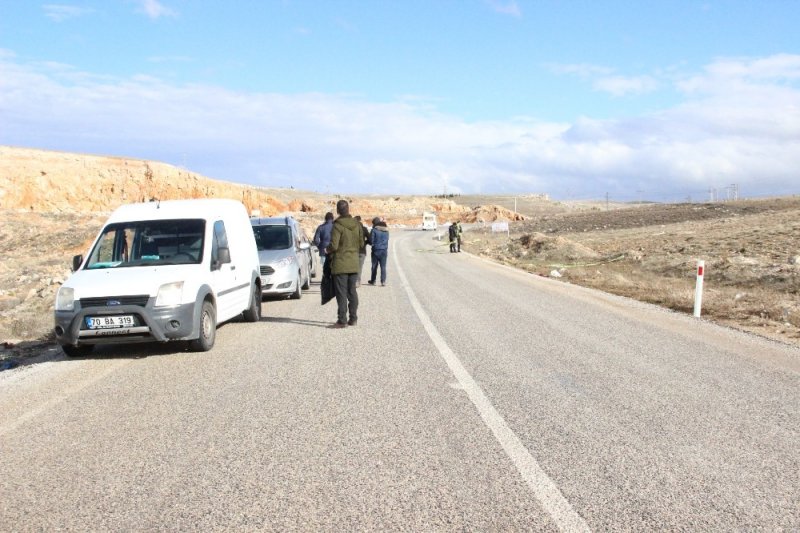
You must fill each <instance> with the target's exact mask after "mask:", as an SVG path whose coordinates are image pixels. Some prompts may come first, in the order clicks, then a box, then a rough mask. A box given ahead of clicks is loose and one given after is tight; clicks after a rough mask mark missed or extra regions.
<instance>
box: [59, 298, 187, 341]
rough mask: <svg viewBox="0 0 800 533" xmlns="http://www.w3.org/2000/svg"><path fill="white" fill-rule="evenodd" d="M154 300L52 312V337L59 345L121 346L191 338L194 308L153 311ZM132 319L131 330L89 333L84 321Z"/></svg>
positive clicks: (128, 328)
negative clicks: (94, 318) (92, 319)
mask: <svg viewBox="0 0 800 533" xmlns="http://www.w3.org/2000/svg"><path fill="white" fill-rule="evenodd" d="M154 303H155V298H150V299H149V300H148V302H147V305H146V306H144V307H142V306H139V305H119V306H113V307H86V308H80V305H79V304H78V302H76V304H75V305H76V309H75V310H74V311H56V312H55V336H56V342H58V343H59V344H62V345H64V344H71V345H73V346H80V345H82V344H122V343H125V344H127V343H133V342H153V341H156V342H166V341H171V340H182V339H188V338H190V337H191V335H192V332H193V330H194V322H195V304H194V303H188V304H181V305H178V306H173V307H154V306H153V304H154ZM125 315H129V316H133V318H134V324H133V325H132V326H129V327H128V326H125V327H116V328H103V329H91V328H89V326H88V325H87V321H86V318H87V317H101V318H102V317H112V316H125Z"/></svg>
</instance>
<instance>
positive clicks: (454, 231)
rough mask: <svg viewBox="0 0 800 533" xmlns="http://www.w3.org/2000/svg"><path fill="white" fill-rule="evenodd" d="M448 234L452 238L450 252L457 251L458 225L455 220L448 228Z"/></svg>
mask: <svg viewBox="0 0 800 533" xmlns="http://www.w3.org/2000/svg"><path fill="white" fill-rule="evenodd" d="M447 235H448V237H449V238H450V253H451V254H452V253H455V252H456V244H457V242H458V225H457V223H456V221H455V220H454V221H453V223H452V224H450V227H449V228H447Z"/></svg>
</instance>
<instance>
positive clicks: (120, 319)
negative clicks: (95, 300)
mask: <svg viewBox="0 0 800 533" xmlns="http://www.w3.org/2000/svg"><path fill="white" fill-rule="evenodd" d="M134 325H136V324H135V322H134V320H133V315H119V316H87V317H86V326H87V327H88V328H89V329H107V328H129V327H131V326H134Z"/></svg>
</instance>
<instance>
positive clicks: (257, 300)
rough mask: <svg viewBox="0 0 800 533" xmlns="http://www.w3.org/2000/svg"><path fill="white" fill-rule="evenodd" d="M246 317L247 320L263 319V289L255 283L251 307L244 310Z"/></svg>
mask: <svg viewBox="0 0 800 533" xmlns="http://www.w3.org/2000/svg"><path fill="white" fill-rule="evenodd" d="M244 319H245V320H246V321H247V322H258V321H259V320H261V289H260V288H259V286H258V285H256V284H255V283H254V284H253V297H252V299H251V300H250V307H248V308H247V309H245V311H244Z"/></svg>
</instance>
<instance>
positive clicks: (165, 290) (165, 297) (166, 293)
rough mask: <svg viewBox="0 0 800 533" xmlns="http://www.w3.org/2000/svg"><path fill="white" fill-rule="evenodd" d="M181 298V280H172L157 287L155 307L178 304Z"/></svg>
mask: <svg viewBox="0 0 800 533" xmlns="http://www.w3.org/2000/svg"><path fill="white" fill-rule="evenodd" d="M182 299H183V282H182V281H174V282H172V283H165V284H163V285H162V286H161V287H159V288H158V296H156V307H171V306H176V305H180V303H181V301H182Z"/></svg>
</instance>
